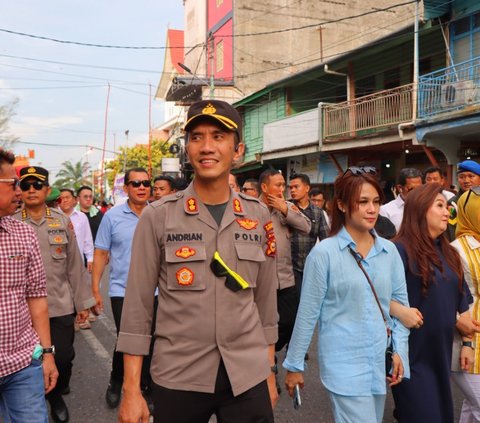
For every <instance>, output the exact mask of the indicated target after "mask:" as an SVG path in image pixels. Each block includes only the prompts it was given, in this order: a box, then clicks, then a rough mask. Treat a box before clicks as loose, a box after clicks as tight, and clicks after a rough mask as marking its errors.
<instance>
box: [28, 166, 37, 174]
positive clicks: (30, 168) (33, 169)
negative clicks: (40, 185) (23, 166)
mask: <svg viewBox="0 0 480 423" xmlns="http://www.w3.org/2000/svg"><path fill="white" fill-rule="evenodd" d="M36 171H37V169H35V168H34V167H29V168H28V170H27V172H28V173H35V172H36Z"/></svg>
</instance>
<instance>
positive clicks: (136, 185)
mask: <svg viewBox="0 0 480 423" xmlns="http://www.w3.org/2000/svg"><path fill="white" fill-rule="evenodd" d="M127 185H131V186H132V187H133V188H139V187H140V185H143V186H144V187H145V188H148V187H150V186H151V185H152V182H151V181H149V180H148V179H145V180H144V181H139V180H135V181H128V184H127Z"/></svg>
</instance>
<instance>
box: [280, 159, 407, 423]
mask: <svg viewBox="0 0 480 423" xmlns="http://www.w3.org/2000/svg"><path fill="white" fill-rule="evenodd" d="M375 173H376V172H375V169H374V168H372V167H365V168H358V167H351V168H349V169H348V170H347V171H346V172H345V173H344V175H343V176H341V177H339V178H337V180H336V181H335V187H334V188H335V196H334V200H333V204H334V210H333V215H332V229H331V236H330V237H329V238H327V239H325V240H323V241H322V242H321V243H319V244H317V245H316V246H315V247H314V248H313V250H312V251H311V253H310V255H309V256H308V258H307V262H306V265H305V271H304V278H303V288H302V296H301V301H300V307H299V310H298V313H297V319H296V322H295V329H294V331H293V335H292V339H291V341H290V344H289V348H288V354H287V357H286V359H285V361H284V363H283V367H284V368H285V369H287V370H288V372H287V377H286V382H285V384H286V386H287V389H288V391H289V394H290V395H293V390H294V387H295V385H297V384H298V385H299V386H300V388H303V383H304V382H303V371H304V369H305V365H304V357H305V353H306V352H307V349H308V347H309V344H310V341H311V338H312V334H313V331H314V328H315V325H316V324H317V322H318V330H319V336H318V359H319V365H320V379H321V381H322V383H323V385H324V386H325V388H326V389H327V390H328V392H329V396H330V400H331V403H332V408H333V414H334V416H335V421H336V422H337V423H339V422H342V423H343V422H351V423H358V422H363V423H375V422H378V423H380V422H381V421H382V418H383V410H384V405H385V398H386V381H385V377H386V374H385V350H386V347H387V343H388V335H387V328H386V324H387V325H388V327H389V329H390V331H391V341H392V345H393V351H394V354H393V366H392V369H391V372H390V375H389V376H388V377H387V379H388V381H389V382H390V386H392V385H395V384H398V383H400V382H401V381H402V380H403V378H408V377H409V373H410V372H409V365H408V334H409V331H408V329H406V328H405V327H404V326H403V325H402V324H401V323H400V322H399V321H397V320H395V319H392V318H391V317H390V315H389V307H390V301H392V300H394V301H396V302H399V303H401V304H404V305H408V297H407V290H406V284H405V271H404V268H403V264H402V260H401V258H400V256H399V254H398V251H397V249H396V248H395V246H394V245H393V244H392V243H391V242H390V241H387V240H385V239H383V238H380V237H379V236H377V235H376V233H375V231H374V229H373V227H374V225H375V222H376V220H377V217H378V213H379V209H380V201H381V198H382V191H381V189H380V186H379V185H378V183H377V181H376V178H375V176H374V175H375ZM349 248H351V249H352V250H353V252H355V253H356V254H357V255H358V257H360V258H361V264H362V266H363V267H364V269H365V271H366V272H367V273H368V275H369V277H370V280H371V281H372V283H373V286H374V288H375V291H376V293H377V296H378V300H379V302H380V305H381V307H382V310H383V314H384V316H385V318H386V323H385V322H384V320H383V316H382V313H381V311H380V308H379V306H378V304H377V302H376V300H375V297H374V294H373V291H372V289H371V288H370V285H369V283H368V281H367V278H366V277H365V275H364V273H363V272H362V270H361V269H360V267H359V265H358V264H357V261H356V260H355V258H354V257H353V256H352V253H351V252H350V250H349Z"/></svg>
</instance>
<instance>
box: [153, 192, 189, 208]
mask: <svg viewBox="0 0 480 423" xmlns="http://www.w3.org/2000/svg"><path fill="white" fill-rule="evenodd" d="M184 195H185V193H184V192H183V191H178V192H175V193H174V194H170V195H166V196H165V197H162V198H161V199H160V200H157V201H154V202H153V203H152V204H150V205H151V206H152V207H154V208H157V207H160V206H161V205H162V204H165V203H171V202H172V201H178V200H180V199H181V198H183V197H184Z"/></svg>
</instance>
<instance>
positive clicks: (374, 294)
mask: <svg viewBox="0 0 480 423" xmlns="http://www.w3.org/2000/svg"><path fill="white" fill-rule="evenodd" d="M348 250H349V251H350V254H351V255H352V256H353V258H354V259H355V261H356V262H357V264H358V267H360V270H361V271H362V272H363V274H364V275H365V277H366V278H367V281H368V284H369V285H370V288H371V289H372V292H373V296H374V297H375V301H376V302H377V305H378V308H379V309H380V313H382V317H383V322H384V323H385V327H386V328H387V335H388V336H390V334H391V330H390V328H389V327H388V323H387V318H386V317H385V313H384V312H383V309H382V306H381V305H380V300H379V299H378V296H377V292H376V291H375V287H374V286H373V283H372V281H371V279H370V276H368V273H367V271H366V270H365V268H364V267H363V265H362V259H361V258H360V254H358V253H357V252H356V251H354V250H353V249H352V247H350V246H348Z"/></svg>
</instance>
